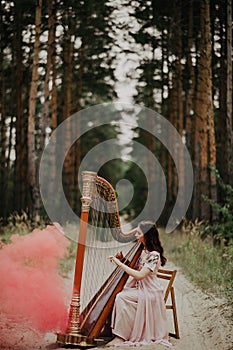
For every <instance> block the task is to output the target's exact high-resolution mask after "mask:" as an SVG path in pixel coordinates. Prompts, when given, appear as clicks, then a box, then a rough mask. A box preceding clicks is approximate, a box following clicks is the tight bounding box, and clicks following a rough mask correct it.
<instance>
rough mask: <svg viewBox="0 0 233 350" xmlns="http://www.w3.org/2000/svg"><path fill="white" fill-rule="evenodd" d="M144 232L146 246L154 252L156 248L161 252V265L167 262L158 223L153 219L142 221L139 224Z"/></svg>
mask: <svg viewBox="0 0 233 350" xmlns="http://www.w3.org/2000/svg"><path fill="white" fill-rule="evenodd" d="M138 227H139V228H140V230H141V231H142V233H143V234H144V240H145V248H146V249H147V250H149V252H152V251H153V250H156V251H157V252H159V253H160V258H161V265H162V266H164V265H165V264H166V261H167V259H166V258H165V256H163V247H162V245H161V242H160V239H159V231H158V229H157V227H156V224H155V223H154V222H152V221H141V222H140V223H139V225H138Z"/></svg>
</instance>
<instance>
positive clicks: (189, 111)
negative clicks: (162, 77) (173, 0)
mask: <svg viewBox="0 0 233 350" xmlns="http://www.w3.org/2000/svg"><path fill="white" fill-rule="evenodd" d="M192 47H193V0H190V1H189V20H188V46H187V66H188V79H187V80H188V82H189V84H188V89H187V95H186V104H185V107H186V108H185V132H186V145H187V147H188V149H189V151H191V150H192V132H193V116H192V115H193V99H194V89H195V74H194V67H193V63H192V55H193V53H192Z"/></svg>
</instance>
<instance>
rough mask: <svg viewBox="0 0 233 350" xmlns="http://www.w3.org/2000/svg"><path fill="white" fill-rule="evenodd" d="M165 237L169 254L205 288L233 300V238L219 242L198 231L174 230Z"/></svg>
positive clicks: (162, 236) (190, 276)
mask: <svg viewBox="0 0 233 350" xmlns="http://www.w3.org/2000/svg"><path fill="white" fill-rule="evenodd" d="M161 239H162V241H163V245H164V249H165V252H166V255H167V257H168V258H169V260H171V261H172V262H173V263H174V264H175V265H178V266H180V267H181V269H182V271H183V272H184V273H185V274H186V275H187V276H188V277H189V278H190V280H191V281H192V282H193V283H194V284H195V285H197V286H198V287H200V288H201V289H202V290H203V291H205V292H209V293H211V294H212V293H213V294H214V295H215V296H217V297H220V298H222V297H224V298H227V299H228V300H229V301H230V302H231V303H232V292H233V242H230V244H229V245H228V246H226V245H224V244H223V243H218V244H216V243H215V242H214V240H213V238H212V237H211V236H208V237H206V238H205V239H201V238H200V236H199V235H198V233H196V232H194V233H193V232H189V233H188V232H182V231H174V232H173V233H171V234H166V233H165V232H163V231H162V230H161Z"/></svg>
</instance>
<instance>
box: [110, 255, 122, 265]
mask: <svg viewBox="0 0 233 350" xmlns="http://www.w3.org/2000/svg"><path fill="white" fill-rule="evenodd" d="M108 259H109V260H110V262H114V263H115V264H116V265H118V262H120V260H119V259H118V258H117V257H116V256H115V255H110V256H109V257H108Z"/></svg>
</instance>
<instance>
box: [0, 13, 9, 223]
mask: <svg viewBox="0 0 233 350" xmlns="http://www.w3.org/2000/svg"><path fill="white" fill-rule="evenodd" d="M0 11H1V13H0V36H1V41H0V45H1V52H0V79H1V111H0V114H1V128H0V138H1V163H0V195H1V201H2V203H3V205H1V207H0V217H3V219H4V220H5V219H6V210H7V199H8V198H7V172H6V171H7V168H6V165H7V162H6V149H7V138H6V113H5V77H4V53H3V40H2V33H3V31H2V29H3V14H2V7H1V10H0Z"/></svg>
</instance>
